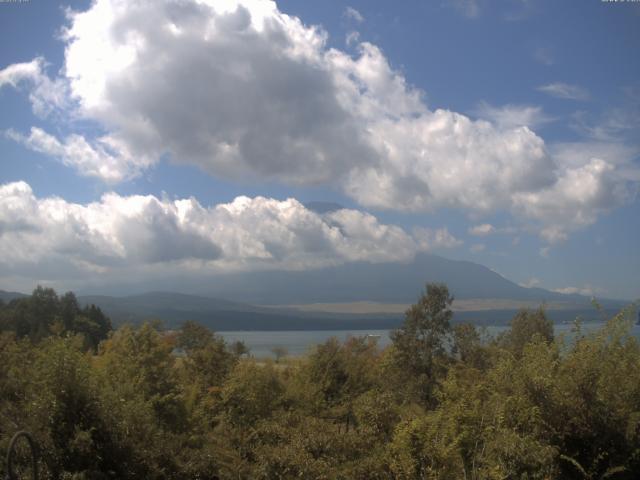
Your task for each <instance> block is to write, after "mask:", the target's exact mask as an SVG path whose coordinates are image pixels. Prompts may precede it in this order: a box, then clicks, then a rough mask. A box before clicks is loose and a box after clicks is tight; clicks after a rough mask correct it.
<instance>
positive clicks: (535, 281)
mask: <svg viewBox="0 0 640 480" xmlns="http://www.w3.org/2000/svg"><path fill="white" fill-rule="evenodd" d="M519 285H520V286H521V287H524V288H533V287H537V286H539V285H540V280H538V279H537V278H536V277H531V278H530V279H529V280H527V281H526V282H523V283H520V284H519Z"/></svg>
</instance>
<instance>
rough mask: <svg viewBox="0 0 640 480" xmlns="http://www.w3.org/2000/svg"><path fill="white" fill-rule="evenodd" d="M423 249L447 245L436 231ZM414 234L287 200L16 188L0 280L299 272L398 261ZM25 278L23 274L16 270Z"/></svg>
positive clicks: (0, 216) (7, 214)
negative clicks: (72, 195)
mask: <svg viewBox="0 0 640 480" xmlns="http://www.w3.org/2000/svg"><path fill="white" fill-rule="evenodd" d="M430 238H431V242H432V245H429V247H432V246H433V247H438V246H443V245H444V246H447V245H445V244H451V243H452V242H453V243H454V244H455V243H456V241H455V239H453V237H452V236H451V235H450V234H449V233H448V232H447V231H446V229H444V230H437V231H435V232H433V233H432V234H431V237H430ZM423 242H424V238H423V236H422V235H416V236H414V235H410V234H408V233H407V232H405V231H404V230H403V229H402V228H400V227H397V226H394V225H385V224H382V223H380V222H379V221H378V220H377V219H376V218H375V217H373V216H372V215H370V214H368V213H365V212H361V211H357V210H349V209H340V210H335V211H331V212H328V213H325V214H318V213H315V212H313V211H311V210H309V209H307V208H305V207H304V206H303V205H302V204H301V203H299V202H298V201H297V200H294V199H288V200H284V201H279V200H274V199H269V198H264V197H255V198H248V197H238V198H236V199H235V200H234V201H232V202H230V203H225V204H219V205H216V206H213V207H208V208H207V207H204V206H202V205H201V204H200V203H198V202H197V201H196V200H195V199H194V198H186V199H179V200H170V199H168V198H162V199H159V198H157V197H154V196H151V195H147V196H140V195H134V196H120V195H117V194H115V193H108V194H105V195H104V196H103V197H102V198H101V199H100V201H98V202H92V203H89V204H86V205H82V204H76V203H70V202H67V201H65V200H63V199H61V198H57V197H49V198H37V197H36V196H35V195H34V193H33V191H32V190H31V187H30V186H29V185H28V184H26V183H24V182H16V183H9V184H5V185H1V186H0V266H1V268H2V270H3V272H5V274H4V275H3V276H7V275H16V274H18V273H20V274H25V275H26V274H29V272H31V273H30V274H31V275H38V277H36V278H40V277H39V276H41V275H44V274H45V273H46V272H45V271H46V269H47V268H52V269H53V268H54V266H55V269H57V271H59V272H60V273H59V274H60V276H63V275H64V273H63V272H64V271H70V270H73V269H76V270H78V271H82V272H85V273H86V272H87V271H90V272H94V271H96V272H102V273H109V272H114V271H119V272H120V273H121V274H122V273H123V272H125V273H126V272H133V273H135V272H138V271H140V270H144V269H145V268H152V267H153V268H157V267H158V265H165V266H167V267H169V266H170V267H171V268H173V269H174V270H175V272H174V273H175V274H180V273H185V274H186V273H189V272H194V271H197V272H201V273H202V272H204V273H207V272H208V273H211V272H216V271H218V272H219V271H230V270H256V269H265V268H272V269H308V268H319V267H324V266H328V265H336V264H342V263H347V262H355V261H365V262H373V263H376V262H406V261H410V260H411V259H413V257H414V256H415V255H416V253H418V252H420V251H423V250H424V249H425V245H424V244H423ZM25 272H26V273H25Z"/></svg>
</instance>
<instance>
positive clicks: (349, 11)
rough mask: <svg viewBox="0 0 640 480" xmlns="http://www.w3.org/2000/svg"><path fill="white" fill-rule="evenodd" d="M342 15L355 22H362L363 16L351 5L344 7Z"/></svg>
mask: <svg viewBox="0 0 640 480" xmlns="http://www.w3.org/2000/svg"><path fill="white" fill-rule="evenodd" d="M343 15H344V16H345V17H346V18H349V19H351V20H353V21H354V22H356V23H362V22H364V17H363V16H362V14H361V13H360V12H359V11H358V10H356V9H355V8H353V7H347V8H345V9H344V13H343Z"/></svg>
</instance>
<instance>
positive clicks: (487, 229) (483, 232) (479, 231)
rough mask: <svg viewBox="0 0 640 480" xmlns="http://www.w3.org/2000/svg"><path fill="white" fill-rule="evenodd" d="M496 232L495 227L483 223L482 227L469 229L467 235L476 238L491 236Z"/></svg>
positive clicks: (476, 226) (477, 226)
mask: <svg viewBox="0 0 640 480" xmlns="http://www.w3.org/2000/svg"><path fill="white" fill-rule="evenodd" d="M495 231H496V227H494V226H493V225H491V224H490V223H483V224H482V225H475V226H473V227H470V228H469V233H470V234H471V235H475V236H477V237H485V236H487V235H491V234H492V233H494V232H495Z"/></svg>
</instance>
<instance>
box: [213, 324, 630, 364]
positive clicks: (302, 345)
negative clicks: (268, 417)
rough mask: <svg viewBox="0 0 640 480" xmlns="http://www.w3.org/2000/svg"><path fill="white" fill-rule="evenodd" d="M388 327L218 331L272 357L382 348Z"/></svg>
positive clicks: (567, 328) (565, 327)
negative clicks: (333, 343) (369, 345)
mask: <svg viewBox="0 0 640 480" xmlns="http://www.w3.org/2000/svg"><path fill="white" fill-rule="evenodd" d="M603 325H604V324H603V323H584V324H583V325H582V329H583V332H585V333H586V332H592V331H594V330H597V329H599V328H601V327H602V326H603ZM507 328H508V327H506V326H489V327H486V333H487V334H488V335H491V336H495V335H498V334H499V333H500V332H503V331H504V330H506V329H507ZM554 328H555V333H556V335H559V334H562V333H564V334H567V335H571V329H572V328H573V325H571V324H557V325H555V327H554ZM390 332H391V330H296V331H272V332H262V331H238V332H219V334H220V335H222V336H223V337H224V339H225V340H226V341H227V342H229V343H230V342H235V341H237V340H241V341H243V342H244V343H245V345H246V346H247V347H249V349H250V353H251V355H253V356H254V357H257V358H265V357H274V355H273V352H272V351H271V350H272V349H273V348H275V347H284V348H285V349H286V350H287V352H288V355H289V356H300V355H304V354H306V353H308V352H309V351H310V350H312V349H313V347H314V346H315V345H318V344H320V343H324V342H325V341H327V340H328V339H329V338H331V337H336V338H337V339H338V340H340V341H344V340H346V339H347V338H349V337H362V336H364V335H379V336H380V337H379V339H378V345H379V346H380V347H386V346H387V345H389V344H390V343H391V339H390V338H389V334H390ZM631 333H632V334H633V335H634V336H635V337H636V338H638V339H640V325H634V326H633V329H632V332H631Z"/></svg>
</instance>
